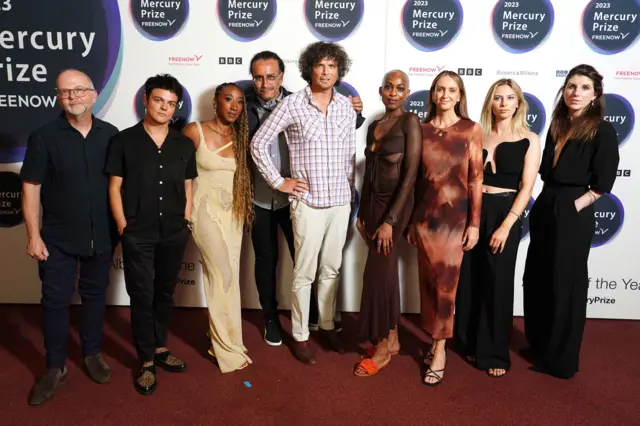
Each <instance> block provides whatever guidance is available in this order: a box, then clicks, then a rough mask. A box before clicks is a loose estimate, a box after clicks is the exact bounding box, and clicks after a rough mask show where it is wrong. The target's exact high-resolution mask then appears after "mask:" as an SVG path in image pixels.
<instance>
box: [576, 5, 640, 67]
mask: <svg viewBox="0 0 640 426" xmlns="http://www.w3.org/2000/svg"><path fill="white" fill-rule="evenodd" d="M638 18H640V1H638V0H624V1H623V0H610V1H598V0H591V1H590V2H589V4H588V5H587V7H586V8H585V9H584V12H583V13H582V35H583V37H584V39H585V41H586V42H587V44H588V45H589V47H591V49H592V50H593V51H595V52H598V53H601V54H603V55H612V54H614V53H618V52H622V51H623V50H626V49H628V48H629V46H631V45H632V44H633V43H634V42H635V41H636V40H637V39H638V34H640V22H639V21H638Z"/></svg>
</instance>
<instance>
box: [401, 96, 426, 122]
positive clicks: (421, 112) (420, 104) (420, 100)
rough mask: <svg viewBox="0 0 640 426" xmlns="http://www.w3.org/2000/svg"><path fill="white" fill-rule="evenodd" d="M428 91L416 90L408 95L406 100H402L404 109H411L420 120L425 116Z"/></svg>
mask: <svg viewBox="0 0 640 426" xmlns="http://www.w3.org/2000/svg"><path fill="white" fill-rule="evenodd" d="M429 102H431V100H430V99H429V91H428V90H418V91H417V92H413V93H411V94H410V95H409V97H408V98H407V100H406V101H404V109H405V110H407V111H411V112H412V113H414V114H416V115H417V116H418V117H420V121H423V120H424V119H425V117H426V116H427V106H429Z"/></svg>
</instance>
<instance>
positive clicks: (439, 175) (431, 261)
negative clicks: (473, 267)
mask: <svg viewBox="0 0 640 426" xmlns="http://www.w3.org/2000/svg"><path fill="white" fill-rule="evenodd" d="M481 203H482V131H481V129H480V126H479V125H478V124H477V123H475V122H473V121H471V120H467V119H461V120H459V121H458V122H456V123H455V124H453V125H452V126H450V127H448V128H446V129H436V128H435V127H434V126H433V125H432V124H431V123H430V122H429V123H424V124H422V162H421V164H420V171H419V173H418V179H417V181H416V197H415V205H414V210H413V215H412V218H411V223H412V224H413V225H414V230H415V234H414V235H415V236H416V243H417V247H418V271H419V280H420V302H421V314H422V326H423V327H424V329H425V330H426V331H427V333H429V334H431V336H432V337H433V338H434V339H447V338H450V337H452V336H453V310H454V306H455V299H456V289H457V287H458V277H459V275H460V265H461V263H462V254H463V252H462V238H463V235H464V231H465V229H466V228H467V226H474V227H478V226H479V224H480V207H481Z"/></svg>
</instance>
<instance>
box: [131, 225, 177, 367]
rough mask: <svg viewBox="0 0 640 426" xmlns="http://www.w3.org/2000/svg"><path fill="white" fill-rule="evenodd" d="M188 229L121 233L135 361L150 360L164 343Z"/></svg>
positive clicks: (165, 342) (143, 361)
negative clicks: (162, 234) (148, 235)
mask: <svg viewBox="0 0 640 426" xmlns="http://www.w3.org/2000/svg"><path fill="white" fill-rule="evenodd" d="M188 237H189V229H188V228H184V229H183V230H182V231H180V232H178V233H177V234H175V235H172V236H171V237H167V238H156V239H152V240H150V239H143V238H138V237H134V236H130V235H127V234H126V231H125V234H124V235H123V237H122V257H123V266H124V279H125V283H126V288H127V293H128V294H129V298H130V299H131V301H130V306H131V329H132V332H133V343H134V346H135V348H136V352H137V354H138V361H140V362H141V363H145V362H148V361H153V354H154V351H155V349H156V348H162V347H165V346H166V344H167V334H168V332H169V325H170V324H171V310H172V308H173V291H174V290H175V287H176V282H177V278H178V272H179V271H180V265H181V264H182V261H183V259H184V251H185V249H186V246H187V239H188Z"/></svg>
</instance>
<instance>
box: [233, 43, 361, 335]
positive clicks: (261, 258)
mask: <svg viewBox="0 0 640 426" xmlns="http://www.w3.org/2000/svg"><path fill="white" fill-rule="evenodd" d="M284 70H285V66H284V62H283V61H282V59H281V58H280V57H279V56H278V55H277V54H276V53H274V52H270V51H263V52H259V53H257V54H256V55H255V56H254V57H253V58H252V59H251V63H250V65H249V72H250V73H251V77H252V79H253V87H251V88H250V89H249V90H248V91H247V92H246V93H245V99H246V103H247V115H248V118H249V137H250V138H253V135H254V134H255V133H256V132H257V131H258V128H259V127H260V125H261V124H262V123H263V122H264V121H265V120H266V119H267V117H269V114H270V113H271V112H272V111H273V109H274V108H275V107H276V105H277V104H278V103H280V102H281V101H282V100H283V99H284V98H286V97H287V96H289V95H290V94H291V92H289V91H288V90H287V89H285V88H284V87H283V86H282V81H283V79H284ZM351 103H352V105H353V108H354V110H355V111H356V113H357V114H358V117H357V122H356V128H358V127H360V126H361V125H362V123H363V122H364V118H363V117H362V115H361V112H362V101H361V100H360V98H357V97H356V98H351ZM269 155H270V157H271V159H272V161H273V163H274V165H275V167H276V168H277V169H278V171H279V173H280V175H281V176H282V177H285V178H290V177H291V170H290V164H289V149H288V147H287V139H286V135H285V132H281V133H279V134H278V135H277V137H276V140H275V141H274V143H273V144H271V145H270V146H269ZM251 166H252V175H253V181H254V182H253V183H254V200H253V203H254V207H255V222H254V225H253V227H252V231H251V239H252V241H253V250H254V253H255V270H254V273H255V280H256V286H257V288H258V295H259V299H260V305H261V306H262V310H263V311H264V316H265V330H264V340H265V342H266V343H267V344H269V345H271V346H279V345H280V344H282V333H281V326H280V321H279V320H278V301H277V298H276V270H277V266H278V226H280V229H281V230H282V233H283V234H284V237H285V239H286V240H287V245H288V248H289V253H290V254H291V258H292V259H293V258H294V257H295V256H294V238H293V230H292V225H291V218H290V212H289V194H287V193H285V192H281V191H278V190H277V189H272V188H271V187H270V186H269V184H268V183H267V182H266V181H265V180H264V178H263V177H262V174H261V173H260V172H259V171H258V169H257V168H256V165H255V163H254V162H253V161H251ZM337 314H338V315H339V313H337ZM338 315H337V316H338ZM336 319H337V318H336ZM309 328H310V329H311V330H317V329H318V305H317V299H316V297H311V302H310V310H309ZM341 328H342V327H341V325H340V323H339V322H338V324H337V325H336V329H337V330H338V331H339V330H340V329H341Z"/></svg>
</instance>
